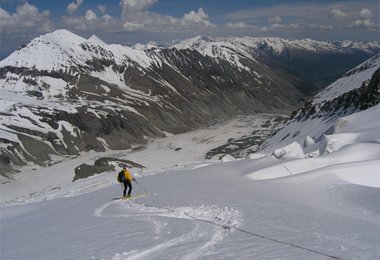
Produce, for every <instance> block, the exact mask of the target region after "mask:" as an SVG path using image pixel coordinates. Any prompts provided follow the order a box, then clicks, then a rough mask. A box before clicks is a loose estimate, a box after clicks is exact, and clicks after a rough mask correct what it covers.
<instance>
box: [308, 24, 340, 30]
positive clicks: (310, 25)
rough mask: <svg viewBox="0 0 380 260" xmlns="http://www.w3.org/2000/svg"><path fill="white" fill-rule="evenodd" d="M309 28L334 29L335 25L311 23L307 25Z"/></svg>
mask: <svg viewBox="0 0 380 260" xmlns="http://www.w3.org/2000/svg"><path fill="white" fill-rule="evenodd" d="M307 27H308V28H309V29H314V30H333V29H334V26H332V25H323V24H309V25H308V26H307Z"/></svg>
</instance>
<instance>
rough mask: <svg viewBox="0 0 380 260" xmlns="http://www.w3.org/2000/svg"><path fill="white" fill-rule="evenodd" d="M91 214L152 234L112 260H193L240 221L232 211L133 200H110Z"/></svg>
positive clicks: (211, 246) (233, 210)
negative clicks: (130, 223) (126, 221)
mask: <svg viewBox="0 0 380 260" xmlns="http://www.w3.org/2000/svg"><path fill="white" fill-rule="evenodd" d="M94 215H95V216H97V217H111V218H129V220H130V221H135V222H134V223H136V225H139V226H140V228H141V227H143V228H144V230H146V229H149V231H150V232H152V236H151V237H150V235H149V234H150V233H149V231H145V232H144V235H145V236H146V238H145V240H147V241H148V242H147V243H145V244H144V245H143V246H142V248H140V249H134V250H129V251H128V252H123V253H116V254H115V255H114V256H113V257H112V260H121V259H123V260H124V259H128V260H135V259H184V260H187V259H197V258H199V257H201V256H206V255H209V254H212V249H213V248H214V246H215V245H216V244H217V243H219V242H220V241H221V240H223V239H224V238H225V237H226V236H228V234H229V233H230V232H232V231H233V230H234V229H231V227H238V226H239V225H240V224H241V222H242V217H241V214H240V212H239V211H238V210H235V209H232V208H227V207H226V208H223V209H222V208H218V207H216V206H205V205H202V206H198V207H177V208H174V207H155V206H151V205H147V204H140V203H137V202H135V201H134V200H129V201H111V202H109V203H106V204H104V205H103V206H101V207H99V208H97V209H96V210H95V212H94ZM141 221H143V225H141ZM118 222H119V220H118ZM139 232H140V233H141V232H142V231H139ZM145 240H144V242H145Z"/></svg>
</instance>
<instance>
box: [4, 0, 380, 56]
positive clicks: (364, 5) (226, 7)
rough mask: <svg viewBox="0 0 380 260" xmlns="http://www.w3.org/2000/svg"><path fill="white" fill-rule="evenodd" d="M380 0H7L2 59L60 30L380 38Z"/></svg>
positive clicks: (165, 39) (142, 35)
mask: <svg viewBox="0 0 380 260" xmlns="http://www.w3.org/2000/svg"><path fill="white" fill-rule="evenodd" d="M379 2H380V1H379V0H346V1H344V0H341V1H335V0H320V1H310V0H284V1H280V0H263V1H261V0H191V1H190V0H59V1H58V0H56V1H55V0H0V6H1V7H0V36H1V39H0V57H4V56H5V55H8V54H9V53H10V52H12V51H14V50H15V49H16V48H17V47H18V46H19V45H21V44H23V43H24V42H26V41H28V40H30V39H32V38H34V37H36V36H38V35H41V34H44V33H48V32H52V31H54V30H57V29H62V28H64V29H68V30H70V31H72V32H74V33H76V34H79V35H81V36H83V37H90V36H91V35H92V34H96V35H97V36H99V37H100V38H101V39H103V40H104V41H105V42H107V43H121V44H128V45H132V44H135V43H137V42H140V43H146V42H149V41H156V42H158V43H161V44H166V43H169V42H171V41H173V40H176V39H184V38H188V37H192V36H195V35H199V34H203V35H208V36H213V37H230V36H254V37H259V36H278V37H282V38H289V39H295V38H297V39H301V38H312V39H316V40H354V41H361V40H376V41H379V15H380V14H379V9H380V8H379Z"/></svg>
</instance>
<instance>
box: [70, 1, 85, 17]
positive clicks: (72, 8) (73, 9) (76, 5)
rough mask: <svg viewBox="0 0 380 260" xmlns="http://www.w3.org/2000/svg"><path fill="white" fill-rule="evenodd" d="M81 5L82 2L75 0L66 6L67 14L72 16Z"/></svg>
mask: <svg viewBox="0 0 380 260" xmlns="http://www.w3.org/2000/svg"><path fill="white" fill-rule="evenodd" d="M82 4H83V0H76V1H75V2H72V3H70V4H69V5H68V6H67V12H68V13H69V14H74V13H75V12H76V11H77V10H78V8H79V7H80V6H81V5H82Z"/></svg>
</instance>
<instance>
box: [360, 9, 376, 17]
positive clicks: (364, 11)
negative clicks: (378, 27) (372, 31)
mask: <svg viewBox="0 0 380 260" xmlns="http://www.w3.org/2000/svg"><path fill="white" fill-rule="evenodd" d="M372 15H373V14H372V10H371V9H368V8H363V9H362V10H360V17H361V18H364V19H366V18H367V19H368V18H371V17H372Z"/></svg>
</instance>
